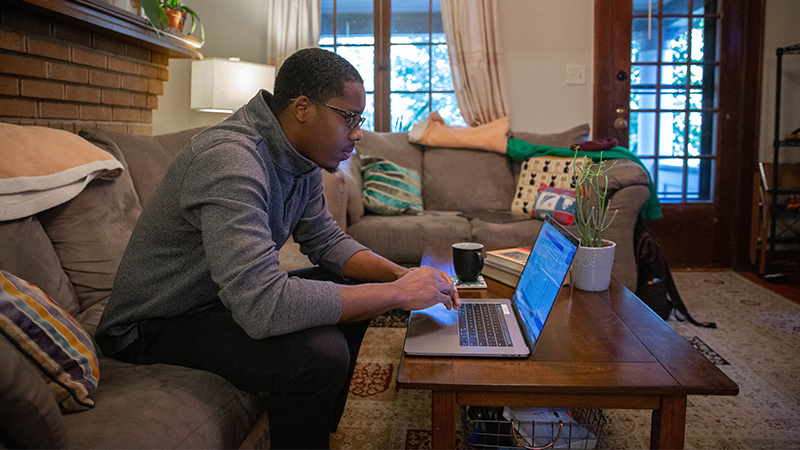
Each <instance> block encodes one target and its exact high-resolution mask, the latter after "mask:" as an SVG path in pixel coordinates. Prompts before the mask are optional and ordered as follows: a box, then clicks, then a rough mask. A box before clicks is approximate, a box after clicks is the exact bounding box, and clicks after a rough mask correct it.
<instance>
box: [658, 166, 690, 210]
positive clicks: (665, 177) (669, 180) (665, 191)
mask: <svg viewBox="0 0 800 450" xmlns="http://www.w3.org/2000/svg"><path fill="white" fill-rule="evenodd" d="M683 165H684V163H683V160H682V159H680V158H662V159H659V160H658V175H657V178H658V181H657V183H656V191H657V192H658V198H660V199H661V201H666V202H679V201H681V200H682V199H683Z"/></svg>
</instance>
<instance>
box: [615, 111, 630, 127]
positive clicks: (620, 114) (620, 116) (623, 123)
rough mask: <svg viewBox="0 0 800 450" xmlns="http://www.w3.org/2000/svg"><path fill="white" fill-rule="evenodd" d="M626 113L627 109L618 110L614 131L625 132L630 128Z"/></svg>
mask: <svg viewBox="0 0 800 450" xmlns="http://www.w3.org/2000/svg"><path fill="white" fill-rule="evenodd" d="M625 112H626V111H625V108H617V115H618V117H617V118H616V119H614V129H617V130H624V129H626V128H628V121H627V120H626V119H625V117H623V115H624V114H625Z"/></svg>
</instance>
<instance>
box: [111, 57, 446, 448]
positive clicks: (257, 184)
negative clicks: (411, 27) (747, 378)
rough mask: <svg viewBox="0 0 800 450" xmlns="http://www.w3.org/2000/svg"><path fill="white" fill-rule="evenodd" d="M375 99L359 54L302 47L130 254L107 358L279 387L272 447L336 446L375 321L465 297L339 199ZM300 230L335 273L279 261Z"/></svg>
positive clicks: (151, 219)
mask: <svg viewBox="0 0 800 450" xmlns="http://www.w3.org/2000/svg"><path fill="white" fill-rule="evenodd" d="M365 102H366V100H365V93H364V86H363V81H362V79H361V77H360V75H359V74H358V72H357V71H356V70H355V68H353V66H351V65H350V64H349V63H348V62H347V61H345V60H344V59H343V58H341V57H339V56H337V55H336V54H334V53H331V52H328V51H325V50H320V49H306V50H301V51H299V52H297V53H295V54H294V55H292V56H291V57H289V58H288V59H287V60H286V61H285V62H284V64H283V66H281V69H280V71H279V72H278V75H277V78H276V81H275V89H274V95H270V93H269V92H267V91H263V90H262V91H261V92H259V93H258V94H257V95H256V96H255V97H254V98H253V99H252V100H250V102H249V103H248V104H247V105H245V106H244V107H242V108H241V109H239V110H238V111H237V112H236V113H234V114H233V115H232V116H231V117H230V118H228V119H227V120H225V121H224V122H222V123H221V124H219V125H216V126H213V127H210V128H208V129H206V130H204V131H202V132H201V133H199V134H198V135H197V136H195V137H194V138H192V140H191V141H190V142H189V144H188V145H187V146H186V147H185V148H184V149H183V150H182V151H181V152H180V153H179V154H178V156H177V157H176V158H175V160H174V161H173V162H172V164H171V165H170V167H169V170H168V171H167V174H166V175H165V177H164V180H163V181H162V183H161V185H160V186H159V188H158V190H157V191H156V193H155V194H154V195H153V197H152V198H151V200H150V202H149V203H148V204H147V206H146V208H145V209H144V211H143V212H142V215H141V217H140V218H139V221H138V222H137V224H136V227H135V229H134V231H133V235H132V236H131V239H130V242H129V243H128V247H127V249H126V251H125V254H124V255H123V258H122V261H121V263H120V266H119V270H118V271H117V276H116V279H115V281H114V288H113V290H112V293H111V299H110V301H109V303H108V305H107V307H106V309H105V312H104V313H103V317H102V319H101V321H100V325H99V327H98V330H97V342H98V344H99V345H100V347H101V349H102V350H103V353H104V354H106V355H111V356H113V357H115V358H117V359H120V360H123V361H127V362H131V363H136V364H153V363H167V364H176V365H182V366H187V367H193V368H197V369H201V370H207V371H210V372H214V373H217V374H219V375H221V376H223V377H225V378H226V379H228V380H229V381H230V382H231V383H233V384H234V385H236V386H237V387H238V388H240V389H242V390H244V391H248V392H253V393H259V392H268V393H269V394H268V396H267V411H268V413H269V420H270V436H271V440H272V445H273V447H276V448H289V447H299V448H326V447H328V443H329V437H330V434H329V433H330V432H331V431H335V428H336V425H337V424H338V421H339V418H340V417H341V413H342V411H343V409H344V403H345V400H346V398H347V392H348V387H349V382H350V377H351V376H352V373H353V368H354V365H355V360H356V356H357V354H358V349H359V347H360V344H361V339H362V338H363V334H364V332H365V331H366V326H367V324H368V322H367V319H369V318H371V317H373V316H375V315H378V314H381V313H384V312H387V311H390V310H392V309H395V308H400V309H404V310H415V309H421V308H426V307H428V306H431V305H434V304H436V303H444V304H445V305H446V306H447V307H448V308H453V307H455V308H457V307H458V306H459V304H460V300H459V298H458V294H457V292H456V290H455V288H454V287H453V284H452V282H451V281H450V279H449V277H447V275H446V274H444V273H443V272H440V271H437V270H434V269H431V268H425V267H423V268H415V269H406V268H403V267H401V266H398V265H396V264H394V263H392V262H390V261H388V260H387V259H385V258H382V257H380V256H378V255H376V254H374V253H373V252H371V251H370V250H368V249H367V248H365V247H364V246H362V245H360V244H359V243H357V242H356V241H355V240H353V239H352V238H350V237H349V236H347V235H346V234H345V233H344V232H342V231H341V229H339V227H338V226H337V225H336V223H335V222H334V221H333V219H332V218H331V215H330V213H329V212H328V210H327V208H326V206H325V198H324V196H323V193H322V174H321V172H320V168H322V169H325V170H329V171H333V170H335V169H336V168H337V166H338V165H339V163H340V162H342V161H344V160H346V159H347V158H348V157H350V154H351V152H352V150H353V148H354V146H355V142H356V141H357V140H359V139H361V138H362V137H363V134H362V131H361V128H360V126H361V123H362V122H363V119H362V118H361V113H362V112H363V110H364V105H365ZM290 234H291V235H292V236H294V239H295V240H296V241H297V242H298V243H299V244H300V248H301V250H302V251H303V252H304V253H305V254H307V255H308V257H309V259H310V260H311V261H312V262H313V263H315V264H318V265H319V266H320V267H321V268H322V269H317V270H311V271H305V272H300V273H296V274H294V273H293V274H287V273H285V272H281V271H280V270H279V269H278V250H279V249H280V248H281V247H282V246H283V244H284V243H285V242H286V240H287V239H288V238H289V236H290ZM321 274H322V275H321ZM293 275H300V276H306V278H301V277H299V276H293ZM341 277H344V279H343V278H341ZM345 279H349V280H358V281H362V282H366V283H364V284H353V283H348V282H347V281H345ZM330 280H334V281H338V283H334V282H332V281H330Z"/></svg>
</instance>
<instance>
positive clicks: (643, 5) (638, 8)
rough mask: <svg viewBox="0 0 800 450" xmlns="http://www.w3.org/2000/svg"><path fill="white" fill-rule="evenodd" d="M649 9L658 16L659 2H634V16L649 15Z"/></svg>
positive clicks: (637, 0) (634, 0) (638, 0)
mask: <svg viewBox="0 0 800 450" xmlns="http://www.w3.org/2000/svg"><path fill="white" fill-rule="evenodd" d="M649 8H652V9H651V12H652V14H658V11H659V10H658V0H633V15H634V16H637V15H639V14H647V11H648V9H649Z"/></svg>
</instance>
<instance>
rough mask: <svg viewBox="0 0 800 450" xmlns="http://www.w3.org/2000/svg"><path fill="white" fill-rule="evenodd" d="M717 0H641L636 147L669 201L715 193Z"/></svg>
mask: <svg viewBox="0 0 800 450" xmlns="http://www.w3.org/2000/svg"><path fill="white" fill-rule="evenodd" d="M719 19H720V16H719V8H718V0H661V1H659V0H634V1H633V23H632V40H631V94H630V108H631V114H630V135H629V138H630V141H629V145H630V149H631V151H633V152H634V153H635V154H636V155H637V156H638V157H639V158H640V159H641V160H642V162H643V163H644V165H645V166H646V167H647V169H648V170H649V171H650V173H651V174H652V175H653V178H654V180H653V182H654V183H655V185H656V189H657V192H658V197H659V199H661V200H662V201H664V202H696V201H711V200H713V197H712V195H713V193H712V187H713V175H714V163H715V158H716V151H715V148H716V142H715V136H716V129H717V116H718V113H719V109H718V105H717V73H718V71H719V70H718V66H719V58H718V54H719V52H718V49H717V43H718V39H717V30H718V23H719Z"/></svg>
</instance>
